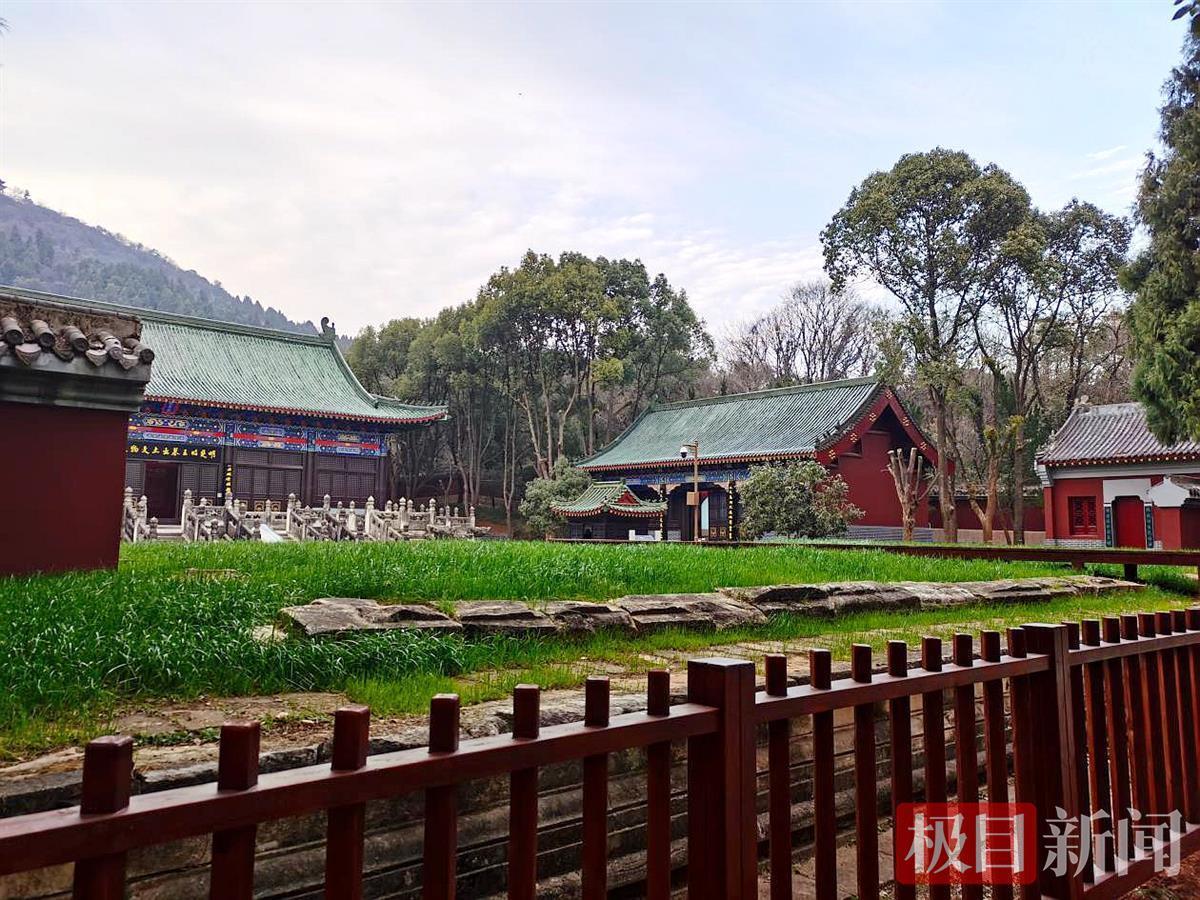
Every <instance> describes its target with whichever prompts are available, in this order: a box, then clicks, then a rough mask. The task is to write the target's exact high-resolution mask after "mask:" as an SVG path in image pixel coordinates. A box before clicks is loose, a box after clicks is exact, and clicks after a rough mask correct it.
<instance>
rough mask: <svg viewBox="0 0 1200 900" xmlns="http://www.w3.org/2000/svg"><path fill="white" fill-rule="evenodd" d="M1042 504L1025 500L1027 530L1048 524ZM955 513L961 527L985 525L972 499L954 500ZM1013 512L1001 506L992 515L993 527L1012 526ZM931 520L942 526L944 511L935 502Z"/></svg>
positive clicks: (931, 510)
mask: <svg viewBox="0 0 1200 900" xmlns="http://www.w3.org/2000/svg"><path fill="white" fill-rule="evenodd" d="M1044 512H1045V511H1044V510H1043V509H1042V507H1041V505H1039V504H1037V503H1035V502H1031V501H1030V500H1029V499H1026V501H1025V530H1026V531H1042V530H1044V529H1045V526H1046V517H1045V515H1044ZM954 514H955V517H956V518H957V519H958V527H959V528H982V527H983V525H982V523H981V522H980V521H979V516H977V515H975V510H974V509H973V508H972V507H971V501H970V500H968V499H967V498H966V497H959V498H958V499H957V500H955V501H954ZM1010 518H1011V513H1010V511H1009V509H1008V507H1006V506H1001V507H1000V509H999V510H997V511H996V515H995V516H993V517H992V527H993V528H995V529H997V530H999V529H1001V528H1011V527H1012V523H1011V521H1010ZM929 521H930V524H932V525H933V527H934V528H941V527H942V512H941V510H940V509H939V508H938V507H937V505H936V504H934V505H933V506H932V507H930V510H929Z"/></svg>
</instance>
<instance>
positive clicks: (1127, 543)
mask: <svg viewBox="0 0 1200 900" xmlns="http://www.w3.org/2000/svg"><path fill="white" fill-rule="evenodd" d="M1113 527H1114V529H1115V530H1116V535H1115V536H1114V541H1113V543H1114V544H1115V545H1116V546H1118V547H1135V548H1137V549H1140V550H1145V549H1146V510H1145V507H1144V506H1143V505H1142V501H1141V498H1140V497H1118V498H1117V499H1116V500H1114V501H1113Z"/></svg>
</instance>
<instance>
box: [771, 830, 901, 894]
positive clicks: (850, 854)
mask: <svg viewBox="0 0 1200 900" xmlns="http://www.w3.org/2000/svg"><path fill="white" fill-rule="evenodd" d="M856 853H857V846H856V845H855V844H854V842H853V841H849V842H847V843H844V844H841V845H839V846H838V850H837V883H838V897H839V898H851V897H856V896H857V895H858V885H857V878H858V865H857V861H856V856H855V854H856ZM892 877H893V865H892V832H891V829H888V830H887V831H881V832H880V833H879V881H880V883H881V884H882V883H884V882H889V881H891V880H892ZM758 896H759V897H760V898H762V900H766V898H769V897H770V896H771V877H770V875H769V874H768V873H767V872H766V871H765V870H764V871H760V873H759V878H758ZM816 896H817V881H816V861H815V860H814V859H812V858H811V857H809V858H808V859H805V860H803V861H801V862H798V863H796V864H795V865H794V866H792V897H793V898H795V900H812V898H814V897H816Z"/></svg>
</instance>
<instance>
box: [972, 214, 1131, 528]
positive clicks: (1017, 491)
mask: <svg viewBox="0 0 1200 900" xmlns="http://www.w3.org/2000/svg"><path fill="white" fill-rule="evenodd" d="M1129 239H1130V229H1129V224H1128V223H1127V222H1126V221H1125V220H1124V219H1122V218H1121V217H1119V216H1112V215H1109V214H1107V213H1105V212H1103V211H1102V210H1100V209H1098V208H1097V207H1095V206H1093V205H1092V204H1090V203H1081V202H1079V201H1078V200H1072V201H1071V202H1070V203H1068V204H1067V205H1066V206H1065V207H1063V208H1062V209H1061V210H1059V211H1057V212H1054V213H1049V214H1044V213H1034V214H1033V215H1031V216H1030V217H1029V218H1028V220H1027V221H1026V222H1024V223H1023V224H1022V225H1021V226H1020V227H1018V228H1016V229H1014V231H1013V232H1012V233H1011V234H1010V235H1009V238H1008V240H1007V241H1006V252H1007V255H1008V264H1007V265H1006V266H1003V267H1002V275H1001V277H1000V278H999V279H997V281H996V283H995V285H994V290H993V292H992V295H991V297H990V298H989V300H990V302H989V303H988V304H987V307H986V309H985V310H984V315H982V316H979V317H977V318H976V322H977V323H978V324H979V325H980V326H981V327H980V328H979V341H980V346H981V348H982V350H983V353H984V357H985V359H986V360H987V361H988V365H989V367H990V368H992V369H993V370H994V371H996V373H997V377H999V378H1002V379H1005V380H1006V381H1007V394H1008V397H1009V399H1010V403H1011V408H1010V410H1009V434H1010V436H1011V441H1010V446H1011V450H1012V468H1011V472H1012V484H1011V496H1012V523H1013V532H1014V537H1015V539H1016V542H1017V543H1019V544H1020V543H1024V541H1025V527H1024V513H1025V475H1026V471H1027V469H1028V468H1029V461H1028V453H1027V450H1028V443H1027V441H1026V423H1027V422H1028V421H1029V418H1030V416H1032V415H1035V414H1040V413H1041V412H1042V410H1043V408H1044V404H1043V402H1042V399H1043V398H1042V396H1041V393H1040V390H1039V388H1040V384H1041V380H1040V378H1039V372H1040V366H1041V364H1042V361H1043V359H1044V358H1045V357H1046V355H1047V354H1046V351H1047V350H1048V349H1049V348H1050V347H1052V346H1054V344H1055V342H1056V341H1060V340H1062V339H1064V338H1066V339H1067V340H1068V342H1073V341H1074V340H1075V339H1077V338H1078V336H1079V335H1080V334H1086V333H1087V331H1088V330H1089V328H1090V323H1093V322H1094V321H1095V320H1096V319H1097V318H1098V317H1099V316H1101V315H1103V312H1104V311H1105V310H1108V309H1111V308H1112V305H1113V303H1114V298H1116V297H1117V296H1118V295H1119V294H1120V288H1119V285H1118V284H1117V273H1118V271H1119V270H1120V267H1121V265H1122V263H1123V262H1124V261H1125V253H1126V251H1127V250H1128V249H1129ZM988 324H992V325H994V326H995V328H994V330H993V331H992V332H991V333H990V334H989V333H987V331H986V326H987V325H988Z"/></svg>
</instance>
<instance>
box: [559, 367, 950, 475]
mask: <svg viewBox="0 0 1200 900" xmlns="http://www.w3.org/2000/svg"><path fill="white" fill-rule="evenodd" d="M889 408H890V409H891V410H892V411H893V413H894V414H895V417H896V420H897V421H898V422H899V423H900V425H901V427H902V428H903V429H904V430H905V432H906V433H907V434H908V435H909V437H910V439H911V440H912V442H913V443H914V444H915V445H916V446H918V447H919V448H920V450H921V452H922V453H924V454H925V456H926V457H927V458H929V460H930V461H931V462H933V463H936V461H937V453H936V450H935V449H934V447H933V446H932V444H931V443H930V442H929V440H928V439H927V438H926V437H925V436H924V435H923V434H922V433H921V432H920V430H919V429H918V428H917V427H916V425H915V424H914V423H913V421H912V418H911V416H909V415H908V413H907V411H906V410H905V409H904V408H903V406H901V405H900V402H899V400H898V399H897V398H896V395H895V393H894V392H893V391H892V389H891V388H889V387H887V386H885V385H883V384H882V383H880V382H879V381H876V380H875V379H873V378H852V379H843V380H841V381H827V382H819V383H816V384H806V385H799V386H797V387H788V388H776V389H773V390H766V391H752V392H749V393H744V394H730V395H726V396H723V397H711V398H708V399H704V400H688V401H683V402H680V403H669V404H664V405H660V406H653V407H651V408H650V409H648V410H647V411H646V412H644V413H642V415H641V416H639V417H638V418H637V420H636V421H634V423H633V424H632V425H630V427H629V428H627V429H626V430H625V432H624V433H623V434H622V435H621V436H620V437H618V438H617V439H616V440H615V441H614V442H613V443H612V444H610V445H609V446H608V447H605V448H604V449H603V450H601V451H600V452H598V453H596V454H594V455H593V456H591V457H589V458H587V459H584V460H582V461H580V462H579V464H578V465H579V467H580V468H582V469H585V470H588V471H593V472H602V471H628V470H639V469H665V468H686V467H690V466H692V464H693V463H692V460H691V459H690V458H683V459H681V458H680V456H679V448H680V447H681V446H682V445H684V444H688V443H691V442H692V441H693V440H696V439H699V440H700V463H701V465H707V464H713V463H719V464H734V463H755V462H773V461H778V460H787V459H816V460H818V461H819V462H823V463H832V462H833V461H834V460H836V459H837V457H838V456H839V455H840V454H841V453H844V452H846V451H847V450H849V449H850V448H851V446H852V445H853V444H854V443H855V442H856V441H858V440H859V438H860V437H861V434H862V433H863V432H865V431H867V430H868V429H870V428H871V427H872V425H873V424H874V423H875V422H876V420H877V419H878V418H879V416H880V415H882V414H883V412H884V410H886V409H889Z"/></svg>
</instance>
